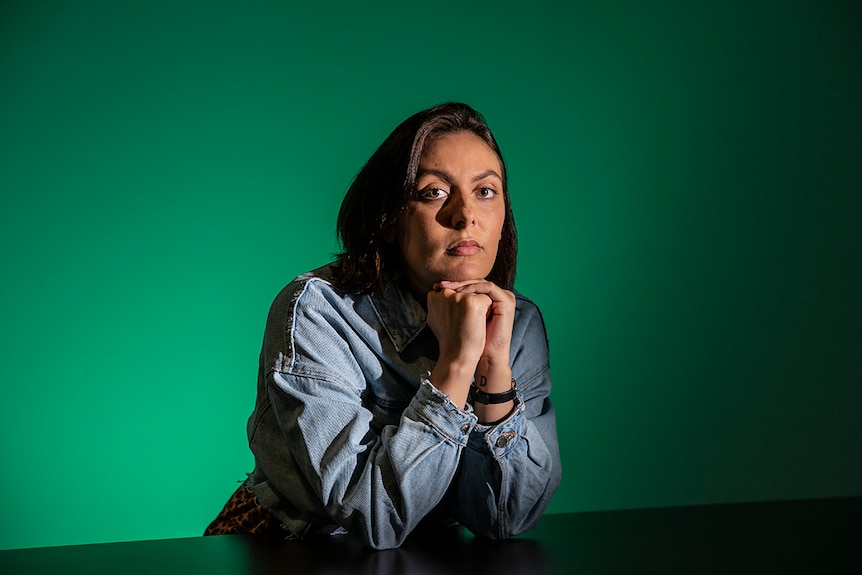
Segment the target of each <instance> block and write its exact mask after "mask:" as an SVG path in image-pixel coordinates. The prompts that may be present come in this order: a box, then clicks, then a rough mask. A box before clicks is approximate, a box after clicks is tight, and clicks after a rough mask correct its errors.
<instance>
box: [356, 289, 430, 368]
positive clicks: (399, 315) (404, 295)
mask: <svg viewBox="0 0 862 575" xmlns="http://www.w3.org/2000/svg"><path fill="white" fill-rule="evenodd" d="M370 298H371V305H372V306H373V307H374V311H375V312H376V313H377V317H379V318H380V323H381V324H382V325H383V329H385V330H386V334H387V335H388V336H389V339H390V340H392V343H393V345H395V350H396V351H398V353H401V352H402V351H404V348H405V347H407V345H409V344H410V342H411V341H413V340H414V339H416V337H417V336H418V335H419V333H420V332H421V331H422V330H423V329H424V328H425V326H426V325H427V318H428V314H426V313H425V310H424V309H422V306H421V305H419V302H417V301H416V300H415V299H414V298H413V296H412V295H410V292H409V291H407V290H406V289H404V287H403V286H402V284H401V282H399V281H398V280H397V279H387V280H386V281H385V282H384V284H383V287H382V289H377V290H374V292H372V294H371V296H370Z"/></svg>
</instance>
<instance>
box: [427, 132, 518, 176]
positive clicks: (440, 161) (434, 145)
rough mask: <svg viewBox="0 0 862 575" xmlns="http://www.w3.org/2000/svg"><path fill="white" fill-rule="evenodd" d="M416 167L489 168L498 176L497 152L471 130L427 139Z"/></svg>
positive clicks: (499, 173)
mask: <svg viewBox="0 0 862 575" xmlns="http://www.w3.org/2000/svg"><path fill="white" fill-rule="evenodd" d="M419 165H420V169H431V168H433V169H445V168H448V169H450V170H456V171H463V172H475V171H488V170H493V171H494V172H496V173H497V174H498V175H500V176H501V177H502V174H501V172H502V165H501V163H500V158H499V157H498V156H497V153H496V152H494V150H492V149H491V147H490V146H489V145H488V144H486V143H485V141H484V140H483V139H482V138H480V137H479V136H477V135H476V134H474V133H473V132H467V131H462V132H453V133H448V134H442V135H439V136H436V137H434V138H433V139H431V140H429V141H428V142H427V143H426V145H425V149H424V150H422V156H421V158H420V160H419Z"/></svg>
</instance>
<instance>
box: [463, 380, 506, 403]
mask: <svg viewBox="0 0 862 575" xmlns="http://www.w3.org/2000/svg"><path fill="white" fill-rule="evenodd" d="M516 395H517V390H516V389H515V380H514V379H513V380H512V389H510V390H509V391H504V392H503V393H485V392H484V391H482V390H480V389H479V388H477V387H476V386H475V385H473V386H470V397H471V398H472V399H473V402H474V403H481V404H483V405H489V404H494V403H506V402H507V401H512V400H513V399H515V396H516Z"/></svg>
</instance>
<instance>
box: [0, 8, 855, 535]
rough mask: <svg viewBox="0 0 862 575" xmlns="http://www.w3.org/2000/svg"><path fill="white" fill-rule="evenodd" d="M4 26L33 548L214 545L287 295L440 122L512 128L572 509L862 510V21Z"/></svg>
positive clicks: (264, 15) (4, 480)
mask: <svg viewBox="0 0 862 575" xmlns="http://www.w3.org/2000/svg"><path fill="white" fill-rule="evenodd" d="M565 4H566V3H563V2H543V1H531V2H501V1H499V0H496V1H493V2H491V1H488V2H463V0H456V1H451V2H450V1H448V0H445V1H440V2H436V3H433V4H413V3H407V2H381V3H378V5H379V6H377V7H374V8H370V7H367V6H365V3H360V2H329V3H324V4H319V6H320V7H317V6H318V4H317V3H311V2H305V3H302V4H301V5H298V4H297V3H292V2H276V1H262V0H261V1H246V2H238V1H237V2H228V1H221V2H211V1H206V2H205V1H199V2H177V1H174V0H171V1H170V2H169V1H166V0H159V1H149V2H134V3H133V2H116V1H107V0H106V1H103V2H99V1H97V0H82V1H77V2H60V1H56V2H48V1H29V0H28V1H24V0H14V1H10V0H5V1H4V2H3V3H2V4H0V190H1V191H2V195H1V196H0V198H2V199H0V242H2V246H3V247H2V256H0V258H2V259H0V270H2V271H0V273H2V283H0V325H2V327H0V385H2V400H0V434H2V435H0V440H2V443H0V458H2V459H0V460H2V474H0V517H2V518H3V520H2V522H0V523H2V525H0V548H15V547H27V546H42V545H64V544H76V543H89V542H103V541H117V540H129V539H144V538H166V537H185V536H195V535H198V534H199V533H200V532H201V531H202V529H203V528H204V526H205V525H206V523H207V522H208V521H209V520H210V519H211V518H212V517H213V516H214V514H215V513H216V512H217V511H218V509H219V508H220V506H221V504H222V503H223V502H224V500H225V499H226V497H227V496H228V494H229V493H230V492H231V491H232V490H233V489H234V488H235V487H236V481H237V480H239V479H242V478H243V477H244V473H245V472H246V471H250V469H251V465H252V459H251V457H250V454H249V452H248V450H247V447H246V444H245V427H244V425H245V419H246V417H247V416H248V414H249V412H250V410H251V407H252V402H253V399H254V388H255V375H256V368H257V354H258V350H259V344H260V340H261V334H262V329H263V323H264V318H265V314H266V311H267V309H268V306H269V303H270V301H271V299H272V297H273V296H274V295H275V294H276V292H277V291H278V290H279V289H280V288H281V287H282V286H283V285H284V284H285V283H286V282H287V281H289V280H290V279H291V278H292V277H293V276H294V275H296V274H298V273H301V272H303V271H306V270H307V269H310V268H312V267H315V266H317V265H320V264H322V263H324V262H326V261H328V260H329V259H330V256H331V254H332V253H333V252H334V251H336V249H337V246H336V243H335V240H334V232H333V228H334V222H335V215H336V211H337V208H338V206H339V203H340V200H341V197H342V195H343V193H344V190H345V189H346V188H347V185H348V184H349V182H350V180H351V178H352V176H353V175H354V174H355V173H356V171H357V170H358V169H359V167H360V166H361V165H362V163H363V162H364V161H365V160H366V159H367V157H368V156H369V155H370V154H371V152H372V151H373V150H374V148H375V147H376V146H377V145H378V144H379V143H380V142H381V141H382V140H383V138H384V137H385V136H386V135H387V134H388V133H389V131H390V130H391V129H392V128H393V127H394V126H395V125H396V124H397V123H398V122H399V121H401V120H402V119H403V118H405V117H406V116H408V115H409V114H411V113H413V112H415V111H417V110H419V109H422V108H424V107H427V106H430V105H432V104H435V103H438V102H441V101H445V100H464V101H467V102H469V103H471V104H472V105H474V106H475V107H476V108H478V109H479V110H480V111H482V112H483V113H484V114H485V115H486V117H487V119H488V121H489V123H490V124H491V126H492V128H493V129H494V130H495V132H496V134H497V135H498V139H499V140H500V143H501V145H502V147H503V150H504V153H505V155H506V158H507V161H508V163H509V167H510V172H511V182H510V184H511V190H512V194H513V202H514V206H515V210H516V215H517V218H518V223H519V228H520V232H521V237H522V258H521V261H522V264H521V267H520V272H519V277H518V281H517V286H518V288H519V289H520V290H521V291H522V292H524V293H526V294H527V295H529V296H531V297H532V298H533V299H534V300H535V301H537V302H538V303H539V305H540V306H541V307H542V309H543V310H544V313H545V316H546V320H547V327H548V332H549V336H550V341H551V346H552V358H551V359H552V372H553V377H554V382H555V388H554V391H553V398H554V400H555V401H556V403H557V406H558V412H559V431H560V443H561V446H562V454H563V463H564V483H563V485H562V487H561V488H560V490H559V492H558V495H557V496H556V497H555V499H554V501H553V503H552V506H551V511H552V512H565V511H576V510H593V509H611V508H624V507H645V506H661V505H678V504H692V503H711V502H713V503H714V502H731V501H745V500H763V499H785V498H803V497H828V496H840V495H851V494H856V495H859V494H862V466H860V455H862V449H860V446H862V418H860V417H859V412H860V407H862V397H860V395H862V391H860V383H862V298H860V293H862V265H860V263H862V253H860V249H862V248H860V246H862V225H860V224H862V34H860V23H862V9H860V4H859V3H858V2H855V1H846V2H839V1H828V2H827V1H821V0H811V1H810V2H800V1H796V2H779V1H776V2H751V1H750V0H745V1H720V2H719V1H716V2H709V3H692V2H684V1H678V2H673V1H658V2H607V1H594V2H573V3H571V6H568V7H564V5H565Z"/></svg>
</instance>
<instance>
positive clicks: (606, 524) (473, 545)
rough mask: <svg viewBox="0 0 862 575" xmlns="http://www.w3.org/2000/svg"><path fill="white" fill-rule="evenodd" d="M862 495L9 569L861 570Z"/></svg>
mask: <svg viewBox="0 0 862 575" xmlns="http://www.w3.org/2000/svg"><path fill="white" fill-rule="evenodd" d="M860 519H862V498H859V497H853V498H837V499H819V500H805V501H787V502H761V503H739V504H727V505H704V506H690V507H670V508H660V509H636V510H624V511H601V512H585V513H564V514H554V515H546V516H545V517H544V518H543V519H542V521H541V523H540V524H539V526H538V527H537V528H536V529H535V530H533V531H530V532H529V533H526V534H524V535H522V536H521V537H518V538H515V539H512V540H509V541H484V540H478V539H475V538H473V537H471V536H469V535H468V534H467V533H466V532H465V531H463V530H462V529H452V530H451V531H448V532H443V533H439V532H438V533H436V534H434V535H428V536H417V537H415V538H411V539H409V540H408V541H407V542H406V543H405V544H404V545H403V546H402V547H401V548H400V549H393V550H387V551H372V550H368V549H364V548H362V547H361V546H360V545H359V544H357V543H356V542H355V541H354V540H352V539H351V538H349V537H330V538H324V539H316V540H307V541H302V542H287V541H285V542H266V541H262V540H259V539H256V538H254V537H251V536H244V535H225V536H217V537H194V538H188V539H164V540H157V541H135V542H129V543H106V544H99V545H74V546H68V547H44V548H37V549H14V550H9V551H0V574H2V575H7V574H8V575H18V574H22V575H24V574H31V573H33V574H35V573H39V574H41V573H64V574H77V573H81V574H84V573H86V574H102V573H121V574H136V573H147V574H156V575H171V574H179V573H187V574H199V573H200V574H203V573H216V574H222V573H224V574H228V573H230V574H263V573H273V574H276V573H278V574H292V573H302V574H313V573H321V574H323V573H327V574H342V573H343V574H348V573H368V574H372V573H374V574H378V573H379V574H387V573H393V574H399V575H402V574H407V575H414V574H415V575H425V574H429V575H431V574H441V575H443V574H446V575H452V574H456V573H470V574H471V575H491V574H494V575H506V574H517V575H531V574H537V575H538V574H545V573H572V574H580V573H584V574H587V573H608V574H615V573H726V574H736V573H862V529H860Z"/></svg>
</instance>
